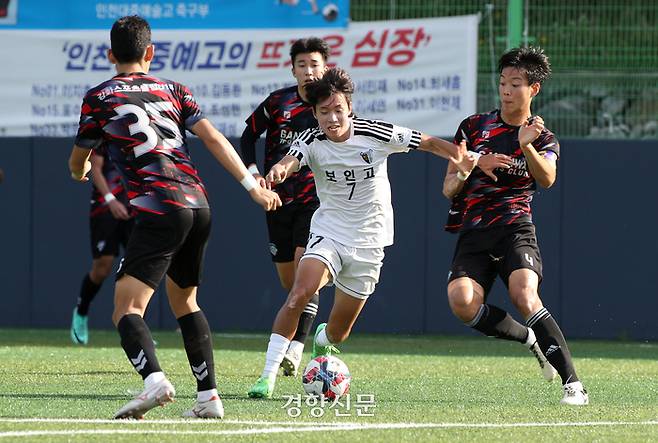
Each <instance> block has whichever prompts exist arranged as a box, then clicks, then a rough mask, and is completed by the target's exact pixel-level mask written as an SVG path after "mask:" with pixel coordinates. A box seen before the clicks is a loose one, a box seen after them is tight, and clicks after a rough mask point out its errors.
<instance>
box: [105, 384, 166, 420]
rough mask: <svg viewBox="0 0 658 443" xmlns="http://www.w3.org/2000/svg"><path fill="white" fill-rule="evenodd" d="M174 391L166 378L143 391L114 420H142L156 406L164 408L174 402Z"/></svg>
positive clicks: (118, 412) (119, 411) (117, 413)
mask: <svg viewBox="0 0 658 443" xmlns="http://www.w3.org/2000/svg"><path fill="white" fill-rule="evenodd" d="M175 395H176V390H175V389H174V387H173V386H172V384H171V383H169V380H167V379H166V378H165V379H164V380H161V381H159V382H157V383H154V384H153V385H152V386H150V387H148V388H146V389H144V390H143V391H142V392H141V393H140V394H139V395H138V396H137V397H135V398H134V399H132V400H130V401H129V402H128V403H126V404H125V405H124V406H123V407H122V408H121V409H119V410H118V411H117V412H116V414H114V418H115V419H116V418H137V419H141V418H144V414H146V413H147V412H148V411H150V410H151V409H153V408H155V407H156V406H164V405H165V404H167V403H170V402H172V401H174V396H175Z"/></svg>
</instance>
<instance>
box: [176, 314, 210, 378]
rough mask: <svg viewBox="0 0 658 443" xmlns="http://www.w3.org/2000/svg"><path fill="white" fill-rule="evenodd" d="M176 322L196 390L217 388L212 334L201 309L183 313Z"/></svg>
mask: <svg viewBox="0 0 658 443" xmlns="http://www.w3.org/2000/svg"><path fill="white" fill-rule="evenodd" d="M178 324H179V325H180V331H181V334H182V335H183V343H184V344H185V352H186V353H187V360H188V361H189V362H190V366H191V367H192V374H194V377H195V378H196V386H197V391H207V390H209V389H215V388H217V383H216V382H215V360H214V358H213V353H212V335H211V333H210V326H209V325H208V320H206V316H205V315H204V314H203V311H197V312H192V313H191V314H186V315H183V316H182V317H180V318H179V319H178Z"/></svg>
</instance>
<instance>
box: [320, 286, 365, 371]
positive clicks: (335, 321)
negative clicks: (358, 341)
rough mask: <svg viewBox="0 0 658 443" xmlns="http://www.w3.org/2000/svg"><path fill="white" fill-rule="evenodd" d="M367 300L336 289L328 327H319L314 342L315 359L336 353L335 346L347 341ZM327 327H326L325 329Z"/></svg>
mask: <svg viewBox="0 0 658 443" xmlns="http://www.w3.org/2000/svg"><path fill="white" fill-rule="evenodd" d="M367 300H368V299H367V298H356V297H353V296H351V295H349V294H346V293H345V292H343V291H341V290H340V289H338V288H336V295H335V297H334V305H333V307H332V308H331V313H330V314H329V320H328V321H327V323H326V325H324V324H322V325H318V329H317V331H316V333H315V339H314V341H313V357H314V358H315V357H317V356H319V355H330V354H331V353H332V352H336V351H337V349H336V348H335V347H334V345H337V344H340V343H342V342H344V341H345V340H347V337H349V336H350V332H352V327H353V326H354V323H355V322H356V319H357V318H358V317H359V314H360V313H361V310H362V309H363V306H365V304H366V301H367ZM325 326H326V327H325Z"/></svg>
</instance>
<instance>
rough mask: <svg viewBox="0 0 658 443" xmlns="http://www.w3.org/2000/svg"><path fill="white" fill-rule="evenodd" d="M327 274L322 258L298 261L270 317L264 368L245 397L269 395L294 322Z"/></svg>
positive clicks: (296, 321)
mask: <svg viewBox="0 0 658 443" xmlns="http://www.w3.org/2000/svg"><path fill="white" fill-rule="evenodd" d="M330 279H331V274H330V273H329V270H328V269H327V265H325V264H324V263H323V262H322V261H320V260H317V259H315V258H306V259H304V260H301V261H300V263H299V269H298V270H297V274H296V276H295V283H294V284H293V287H292V289H291V290H290V293H289V294H288V298H287V299H286V302H285V303H284V304H283V306H282V307H281V309H279V312H278V314H277V316H276V318H275V319H274V325H273V326H272V335H271V336H270V341H269V343H268V345H267V354H266V355H265V367H264V368H263V372H262V374H261V376H260V378H259V379H258V380H257V381H256V383H255V384H254V386H252V388H251V389H250V390H249V393H248V394H249V397H252V398H271V397H272V393H273V392H274V383H275V381H276V374H277V372H278V369H279V366H280V365H281V362H282V361H283V357H284V355H285V353H286V350H287V349H288V346H289V345H290V340H291V339H292V337H293V336H294V335H295V332H296V331H297V324H298V323H299V317H300V316H301V314H302V312H303V310H304V307H305V306H306V305H307V304H308V302H309V300H310V299H311V297H313V294H315V293H316V292H318V290H319V289H320V288H321V287H323V286H324V285H326V284H327V283H328V282H329V280H330Z"/></svg>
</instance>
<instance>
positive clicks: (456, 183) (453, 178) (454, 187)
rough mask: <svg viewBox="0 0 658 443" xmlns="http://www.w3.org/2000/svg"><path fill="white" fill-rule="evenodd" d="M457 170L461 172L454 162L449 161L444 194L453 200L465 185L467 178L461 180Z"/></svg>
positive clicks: (444, 182)
mask: <svg viewBox="0 0 658 443" xmlns="http://www.w3.org/2000/svg"><path fill="white" fill-rule="evenodd" d="M457 172H459V169H457V166H455V165H454V164H453V163H452V162H449V163H448V168H447V169H446V175H445V177H443V195H444V196H445V198H447V199H448V200H452V199H453V198H454V196H455V195H457V194H459V192H460V191H461V190H462V188H463V187H464V182H465V180H460V178H459V177H458V176H457Z"/></svg>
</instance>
